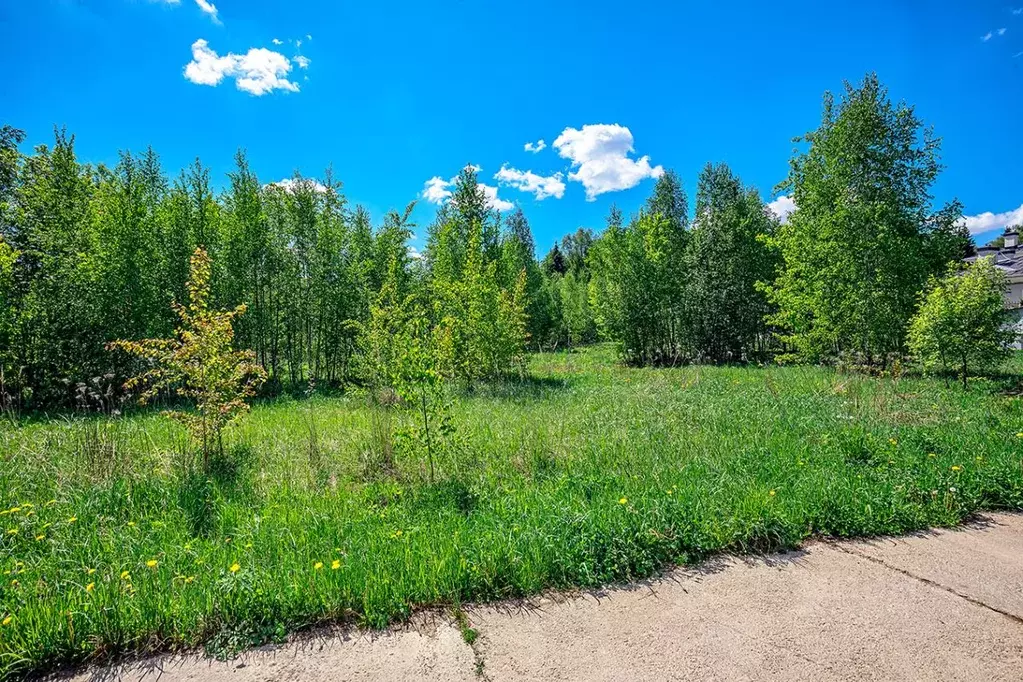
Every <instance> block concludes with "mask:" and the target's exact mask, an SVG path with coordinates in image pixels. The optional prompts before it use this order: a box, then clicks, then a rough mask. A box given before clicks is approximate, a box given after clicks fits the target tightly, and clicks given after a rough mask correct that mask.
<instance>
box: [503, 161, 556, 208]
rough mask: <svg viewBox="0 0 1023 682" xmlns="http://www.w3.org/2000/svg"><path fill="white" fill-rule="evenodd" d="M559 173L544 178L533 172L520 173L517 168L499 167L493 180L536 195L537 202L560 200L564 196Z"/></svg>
mask: <svg viewBox="0 0 1023 682" xmlns="http://www.w3.org/2000/svg"><path fill="white" fill-rule="evenodd" d="M561 177H562V176H561V173H555V174H554V175H549V176H546V177H544V176H543V175H537V174H536V173H534V172H533V171H528V170H527V171H520V170H518V169H517V168H508V167H507V166H501V170H499V171H497V173H496V174H495V175H494V179H495V180H497V182H498V184H500V185H508V186H510V187H514V188H515V189H517V190H519V191H522V192H532V193H533V194H534V195H536V199H537V201H540V200H541V199H546V198H547V197H554V198H555V199H560V198H561V197H563V196H565V183H564V182H562V180H561Z"/></svg>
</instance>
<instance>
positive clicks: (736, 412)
mask: <svg viewBox="0 0 1023 682" xmlns="http://www.w3.org/2000/svg"><path fill="white" fill-rule="evenodd" d="M525 376H526V378H524V379H509V380H506V381H499V382H491V383H488V384H481V385H478V386H477V387H476V388H475V389H474V390H472V391H471V392H468V391H466V392H461V393H456V396H455V398H454V400H453V401H452V402H451V404H450V405H449V406H448V412H449V415H450V416H449V424H448V429H447V435H445V436H444V437H443V438H442V439H441V441H439V442H438V443H435V447H434V448H433V450H432V451H431V453H430V455H429V457H430V458H432V459H433V467H434V472H433V475H432V477H431V474H430V462H429V461H428V453H427V451H426V450H425V449H424V448H422V447H419V445H418V444H416V443H413V442H411V441H409V440H408V437H407V436H406V435H405V434H407V433H408V432H409V429H410V428H412V427H413V426H414V423H415V420H416V419H417V416H416V413H415V411H414V410H395V409H392V408H391V407H390V406H389V405H387V404H382V403H381V401H379V400H378V399H376V398H375V397H374V396H372V395H370V394H369V393H367V392H358V391H352V392H349V393H348V394H346V395H343V396H331V395H317V394H315V393H313V394H311V395H309V396H308V397H304V398H297V399H296V398H288V397H283V398H277V399H273V400H266V401H262V402H257V403H256V404H255V405H254V407H253V410H252V413H251V414H250V415H249V416H248V417H246V418H245V419H244V420H242V421H240V422H239V423H238V425H237V426H236V427H234V428H233V429H232V430H231V431H230V432H229V435H228V437H227V442H226V444H225V448H224V454H223V455H219V454H214V455H213V456H212V460H211V462H210V464H209V469H208V471H209V473H208V474H207V475H199V474H197V473H196V470H194V469H187V468H183V467H181V466H178V465H177V464H176V462H178V461H180V458H181V457H182V456H184V455H183V453H187V452H190V451H191V444H190V441H189V440H188V438H187V436H186V432H185V430H184V429H182V428H181V426H179V425H178V424H177V423H175V422H173V421H171V420H168V419H165V418H163V417H162V416H160V415H158V414H156V413H154V412H149V411H138V412H135V413H132V414H129V415H127V416H122V417H118V418H113V417H102V416H99V417H97V416H95V415H91V416H84V417H80V418H61V419H45V418H40V417H36V418H27V417H26V418H22V419H12V420H11V421H8V422H5V423H4V425H3V427H2V430H0V445H2V452H3V453H4V466H3V467H2V468H0V488H2V489H3V490H5V491H7V492H6V494H7V496H8V497H9V498H11V499H16V500H17V503H16V504H15V505H14V506H11V507H9V508H7V509H5V510H3V512H2V514H3V516H2V517H0V529H2V532H3V538H4V539H3V543H4V545H3V547H4V565H3V567H2V568H3V570H4V576H3V579H4V584H3V586H2V588H0V614H4V620H3V622H4V625H3V626H2V628H3V629H2V637H0V673H2V674H4V675H9V674H18V673H26V672H40V671H43V670H46V669H51V668H54V667H57V666H62V665H66V664H72V663H78V662H83V661H88V660H97V659H103V658H108V657H111V656H114V655H117V654H121V653H125V652H141V651H154V650H171V649H175V648H181V647H186V646H192V645H197V644H205V646H206V647H207V649H208V650H209V651H211V652H213V653H216V654H227V653H230V652H232V651H235V650H237V649H239V648H242V647H245V646H248V645H251V644H255V643H258V642H264V641H272V640H280V639H282V638H283V637H285V635H286V634H287V633H288V632H290V631H293V630H298V629H302V628H307V627H310V626H313V625H315V624H318V623H323V622H336V621H346V622H357V623H360V624H365V625H368V626H374V627H377V626H383V625H385V624H387V623H389V622H393V621H396V620H402V619H404V618H406V617H408V616H409V614H410V613H411V612H412V611H413V609H415V608H417V607H420V606H425V605H438V604H439V605H452V606H453V607H455V608H457V605H458V604H460V603H464V602H468V601H480V600H490V599H499V598H506V597H513V596H518V595H527V594H533V593H537V592H539V591H541V590H543V589H545V588H550V587H567V586H593V585H601V584H605V583H608V582H614V581H622V580H630V579H635V578H639V577H642V576H648V575H651V574H654V573H655V572H657V571H658V570H660V569H662V568H664V567H665V566H668V565H670V564H687V563H691V562H693V561H695V560H697V559H700V558H701V557H705V556H707V555H708V554H710V553H713V552H718V551H722V550H736V551H770V550H774V549H780V548H786V547H793V546H796V545H798V544H799V543H800V542H802V541H803V540H805V539H806V538H807V537H809V536H811V535H815V534H821V535H831V536H839V537H847V536H856V535H875V534H889V533H903V532H906V531H910V530H914V529H919V528H924V527H928V526H948V525H952V524H955V523H957V522H959V521H960V520H962V519H963V518H964V517H966V516H968V515H969V514H971V513H973V512H975V511H976V510H978V509H999V508H1014V509H1019V508H1021V507H1023V462H1021V458H1020V454H1019V453H1020V443H1021V442H1023V432H1020V431H1019V424H1020V423H1021V421H1020V417H1021V405H1020V400H1019V398H1018V397H1017V396H1016V395H1015V393H1013V392H1010V391H1006V388H1007V387H1011V386H1012V385H1014V382H1016V381H1018V380H1019V372H1018V371H1017V370H1015V369H1013V370H1012V371H1011V372H1010V373H1009V374H1007V375H1004V376H1003V377H1001V378H997V379H977V380H974V381H972V382H971V383H970V387H969V389H968V390H963V388H962V387H961V386H957V385H955V384H953V385H952V386H951V387H948V386H946V385H945V382H943V381H942V380H940V379H935V378H922V377H919V376H902V377H894V378H876V377H869V376H865V375H862V374H846V373H841V372H839V371H837V370H834V369H831V368H825V367H815V366H765V367H756V366H746V367H727V366H720V367H712V366H691V367H685V368H676V369H670V368H669V369H650V368H630V367H626V366H623V365H621V364H620V363H619V362H618V360H617V355H616V353H615V350H614V348H613V347H611V346H609V345H600V346H595V347H591V348H586V349H582V350H578V351H574V352H560V353H544V354H537V355H533V356H531V357H530V358H529V366H528V372H527V374H526V375H525Z"/></svg>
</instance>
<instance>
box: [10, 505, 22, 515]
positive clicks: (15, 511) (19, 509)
mask: <svg viewBox="0 0 1023 682" xmlns="http://www.w3.org/2000/svg"><path fill="white" fill-rule="evenodd" d="M20 511H21V507H11V513H12V514H17V513H18V512H20Z"/></svg>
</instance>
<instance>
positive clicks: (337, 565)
mask: <svg viewBox="0 0 1023 682" xmlns="http://www.w3.org/2000/svg"><path fill="white" fill-rule="evenodd" d="M339 568H341V562H340V561H338V560H337V559H334V560H333V561H331V562H330V570H332V571H336V570H337V569H339Z"/></svg>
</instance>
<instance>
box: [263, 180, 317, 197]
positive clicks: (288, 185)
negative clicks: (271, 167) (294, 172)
mask: <svg viewBox="0 0 1023 682" xmlns="http://www.w3.org/2000/svg"><path fill="white" fill-rule="evenodd" d="M303 185H305V186H309V187H312V189H313V191H316V192H320V193H321V194H322V193H323V192H326V191H327V186H326V185H324V184H323V183H322V182H320V181H319V180H314V179H313V178H301V179H295V178H284V179H283V180H279V181H277V182H271V183H268V184H267V185H266V186H267V187H280V188H281V189H283V190H284V191H285V192H288V193H293V192H294V191H295V189H296V188H298V187H301V186H303Z"/></svg>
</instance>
